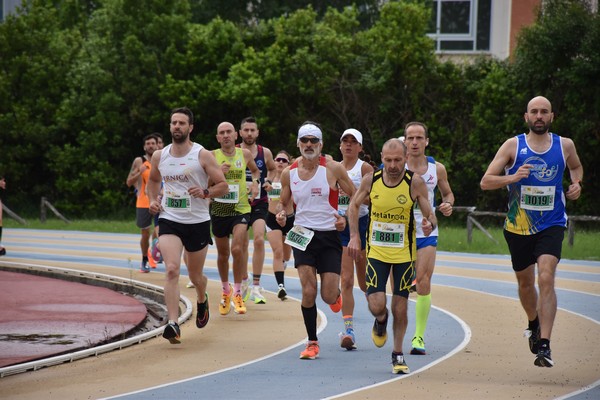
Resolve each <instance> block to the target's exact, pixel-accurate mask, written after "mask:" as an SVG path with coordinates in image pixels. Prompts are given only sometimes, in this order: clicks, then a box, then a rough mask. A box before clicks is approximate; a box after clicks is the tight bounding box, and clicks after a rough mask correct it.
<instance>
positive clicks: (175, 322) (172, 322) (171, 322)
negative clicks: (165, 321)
mask: <svg viewBox="0 0 600 400" xmlns="http://www.w3.org/2000/svg"><path fill="white" fill-rule="evenodd" d="M169 324H173V325H177V321H173V320H172V319H170V320H169Z"/></svg>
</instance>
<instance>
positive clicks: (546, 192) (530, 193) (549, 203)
mask: <svg viewBox="0 0 600 400" xmlns="http://www.w3.org/2000/svg"><path fill="white" fill-rule="evenodd" d="M555 192H556V188H555V187H554V186H521V201H520V203H521V208H522V209H523V210H532V211H551V210H553V209H554V196H555Z"/></svg>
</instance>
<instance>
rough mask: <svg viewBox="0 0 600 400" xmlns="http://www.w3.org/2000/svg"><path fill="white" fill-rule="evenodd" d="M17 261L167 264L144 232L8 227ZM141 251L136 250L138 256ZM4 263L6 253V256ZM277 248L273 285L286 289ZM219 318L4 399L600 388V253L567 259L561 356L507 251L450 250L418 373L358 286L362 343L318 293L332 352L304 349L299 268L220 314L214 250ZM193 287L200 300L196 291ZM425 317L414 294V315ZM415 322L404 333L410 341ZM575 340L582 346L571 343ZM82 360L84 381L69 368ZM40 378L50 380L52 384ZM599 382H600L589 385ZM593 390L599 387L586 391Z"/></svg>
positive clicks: (324, 337)
mask: <svg viewBox="0 0 600 400" xmlns="http://www.w3.org/2000/svg"><path fill="white" fill-rule="evenodd" d="M3 239H4V240H3V244H4V245H5V246H7V248H8V251H9V254H8V256H9V257H6V258H4V257H3V259H6V260H7V261H21V262H27V263H35V264H45V265H54V266H57V267H64V268H77V269H81V270H87V271H95V272H100V273H107V274H112V275H117V276H121V277H131V278H133V279H138V280H144V281H146V282H149V283H153V284H157V285H162V281H163V275H162V272H164V271H163V270H162V269H161V268H159V269H157V270H155V271H154V272H153V273H151V274H139V273H137V271H136V267H137V264H138V262H139V258H137V249H138V240H139V239H138V237H137V236H136V235H108V234H88V233H81V232H47V231H33V230H20V229H19V230H9V229H7V230H5V234H4V235H3ZM130 259H132V260H133V261H130ZM0 262H2V259H0ZM270 264H271V260H270V254H267V260H266V262H265V271H264V276H263V279H262V284H263V286H264V287H265V288H266V289H267V290H272V291H275V289H276V284H275V279H274V277H273V276H272V275H271V274H272V269H271V267H270ZM207 274H208V275H209V278H210V279H211V281H210V283H209V296H210V299H211V306H210V308H211V312H212V315H211V321H210V323H209V325H208V326H207V327H206V328H204V329H202V330H198V329H196V328H195V325H194V324H193V322H191V323H186V324H184V325H183V326H182V340H183V343H182V344H181V345H179V346H172V345H169V344H168V342H166V341H165V340H163V339H161V338H157V339H152V340H149V341H147V342H144V343H142V344H140V345H136V346H132V347H130V348H127V349H123V350H119V351H115V352H112V353H107V354H104V355H102V356H100V357H93V358H88V359H83V360H80V361H77V362H75V363H72V364H63V365H58V366H54V367H50V368H45V369H42V370H39V371H35V372H28V373H25V374H19V375H13V376H9V377H6V378H2V379H1V380H0V392H1V393H2V397H3V398H11V399H13V398H14V399H35V398H57V399H58V398H60V399H70V398H103V397H115V398H125V399H137V398H159V399H167V398H179V399H187V398H190V399H191V398H224V399H229V398H236V399H239V398H240V397H241V398H248V399H253V398H257V399H258V398H260V399H270V398H292V399H293V398H302V399H316V398H335V397H343V398H349V399H363V398H396V397H398V393H402V396H403V397H404V396H406V397H414V398H417V397H418V398H461V399H480V398H482V397H486V398H488V399H504V398H544V399H550V398H558V399H561V398H567V397H568V398H575V399H598V398H600V390H599V389H600V386H598V384H599V383H600V347H599V346H598V345H597V344H598V342H599V341H600V322H599V321H600V307H599V306H600V296H599V293H600V263H589V262H587V263H586V262H574V261H568V260H563V261H562V262H561V264H560V267H559V273H558V278H557V288H558V301H559V307H560V310H559V312H558V315H557V319H556V324H555V331H554V336H553V339H552V347H553V358H554V359H555V362H556V366H555V367H554V368H551V369H549V368H544V369H542V368H537V367H534V366H533V355H532V354H531V353H529V350H528V349H527V342H526V340H525V339H523V337H522V331H523V329H524V328H525V326H526V325H525V323H524V320H525V317H524V314H523V311H522V310H521V308H520V305H519V303H518V300H517V299H516V285H515V283H514V277H513V273H512V271H511V269H510V266H509V261H508V259H507V257H498V256H477V255H464V254H451V253H440V254H438V261H437V263H436V273H435V275H434V280H433V284H434V286H433V304H434V305H435V306H436V308H434V309H433V310H432V313H431V316H430V322H429V326H428V330H427V338H426V341H427V349H428V353H429V354H428V355H427V356H422V357H418V356H408V357H407V362H408V365H409V366H410V367H411V370H412V372H411V374H409V375H406V376H401V377H398V376H395V375H392V374H391V373H390V371H391V365H390V362H389V357H390V352H391V343H390V342H391V340H389V341H388V344H386V346H385V347H384V348H383V349H377V348H375V346H374V345H373V344H372V342H371V339H370V328H371V324H372V317H371V316H370V315H369V313H368V310H367V309H366V305H365V304H366V303H365V300H364V297H362V295H361V294H360V293H357V295H356V296H355V297H356V299H357V304H356V312H355V319H356V330H357V334H358V346H359V349H358V350H357V351H352V352H348V351H346V350H343V349H340V348H339V343H338V337H337V334H338V332H339V331H340V330H341V329H342V321H341V317H340V315H339V314H333V313H332V312H331V311H330V310H329V307H327V306H326V305H324V304H323V303H319V304H318V307H319V309H320V311H321V318H320V326H319V327H320V333H319V340H320V343H321V357H320V358H319V359H318V360H315V361H304V360H299V359H298V354H299V352H300V350H301V348H302V343H303V342H304V340H305V331H304V326H303V324H302V319H301V315H300V310H299V308H300V307H299V304H298V303H297V298H299V297H300V288H299V285H298V281H297V279H296V275H295V271H294V270H290V269H288V271H287V272H286V286H287V288H288V289H289V292H290V294H291V295H292V297H294V298H295V299H294V298H293V299H290V301H286V302H281V301H279V300H278V299H277V298H276V296H275V294H274V293H268V294H267V299H268V302H267V304H266V305H255V304H249V305H248V314H246V315H243V316H239V315H234V314H233V313H232V314H231V315H228V316H227V317H221V316H219V315H218V312H217V306H216V303H217V300H215V299H218V297H219V290H220V288H219V284H218V278H217V272H216V254H215V250H214V248H211V251H210V254H209V258H208V260H207ZM186 282H187V280H185V278H182V281H181V287H182V294H184V295H185V296H187V297H189V298H190V299H191V300H192V301H193V299H194V294H195V293H194V292H195V291H194V290H193V289H186V288H185V287H184V285H185V283H186ZM413 316H414V304H413V303H412V302H411V303H410V309H409V319H412V317H413ZM413 329H414V326H413V323H412V321H410V322H409V328H408V334H407V338H406V340H405V346H407V347H409V346H410V337H408V335H410V333H412V330H413ZM574 344H575V345H574ZM74 371H77V377H78V378H77V381H76V382H74V381H73V379H72V377H73V373H74ZM42 382H43V384H42ZM590 388H591V389H590ZM585 389H590V390H585Z"/></svg>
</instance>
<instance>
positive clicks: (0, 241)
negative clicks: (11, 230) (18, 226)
mask: <svg viewBox="0 0 600 400" xmlns="http://www.w3.org/2000/svg"><path fill="white" fill-rule="evenodd" d="M0 207H2V206H0ZM0 243H2V227H1V226H0Z"/></svg>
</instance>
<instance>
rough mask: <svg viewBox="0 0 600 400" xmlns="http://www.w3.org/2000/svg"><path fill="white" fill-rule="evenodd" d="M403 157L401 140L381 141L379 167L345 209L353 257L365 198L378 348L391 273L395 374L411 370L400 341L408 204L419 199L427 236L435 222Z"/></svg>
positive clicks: (412, 251)
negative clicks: (380, 163)
mask: <svg viewBox="0 0 600 400" xmlns="http://www.w3.org/2000/svg"><path fill="white" fill-rule="evenodd" d="M406 158H407V153H406V146H405V145H404V143H403V142H402V141H400V140H399V139H390V140H388V141H387V142H385V144H384V145H383V148H382V151H381V159H382V161H383V169H382V170H379V171H376V172H374V173H370V174H367V175H365V176H364V178H363V179H362V181H361V183H360V187H359V188H358V191H357V192H356V194H355V195H354V197H352V200H351V201H350V205H349V206H348V212H347V216H348V223H349V225H350V241H349V242H348V253H349V254H350V255H351V256H352V257H354V258H355V259H356V258H358V257H359V256H360V252H361V241H360V237H359V225H358V217H359V206H360V205H361V204H363V202H364V201H365V200H367V199H368V200H369V203H370V205H369V217H370V221H369V227H368V229H367V273H366V286H367V301H368V303H369V310H370V311H371V314H373V316H374V317H375V322H374V324H373V331H372V333H371V337H372V339H373V342H374V343H375V345H376V346H377V347H382V346H383V345H384V344H385V342H386V340H387V331H386V329H387V320H388V309H387V304H386V295H385V291H386V285H387V281H388V277H389V276H390V271H391V273H392V274H393V280H392V282H393V285H394V287H393V288H392V294H393V296H392V316H393V317H394V322H393V329H394V347H393V351H392V366H393V367H392V372H393V373H394V374H401V373H402V374H407V373H409V372H410V369H409V368H408V366H407V365H406V362H405V360H404V353H403V352H402V341H403V340H404V335H405V333H406V327H407V325H408V315H407V309H408V293H409V289H410V286H411V281H412V276H413V273H414V261H415V259H416V253H417V249H416V226H415V220H414V215H413V212H412V210H413V205H414V204H415V203H418V205H419V207H420V209H421V212H422V213H423V222H422V227H423V233H424V234H425V235H426V236H427V235H429V234H430V233H431V232H432V230H433V229H434V228H435V226H436V225H437V220H436V217H435V213H434V212H433V210H432V209H431V205H430V204H429V201H428V196H427V186H426V184H425V181H423V179H422V178H421V176H420V175H418V174H413V173H412V172H411V171H408V170H406V169H405V163H406Z"/></svg>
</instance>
